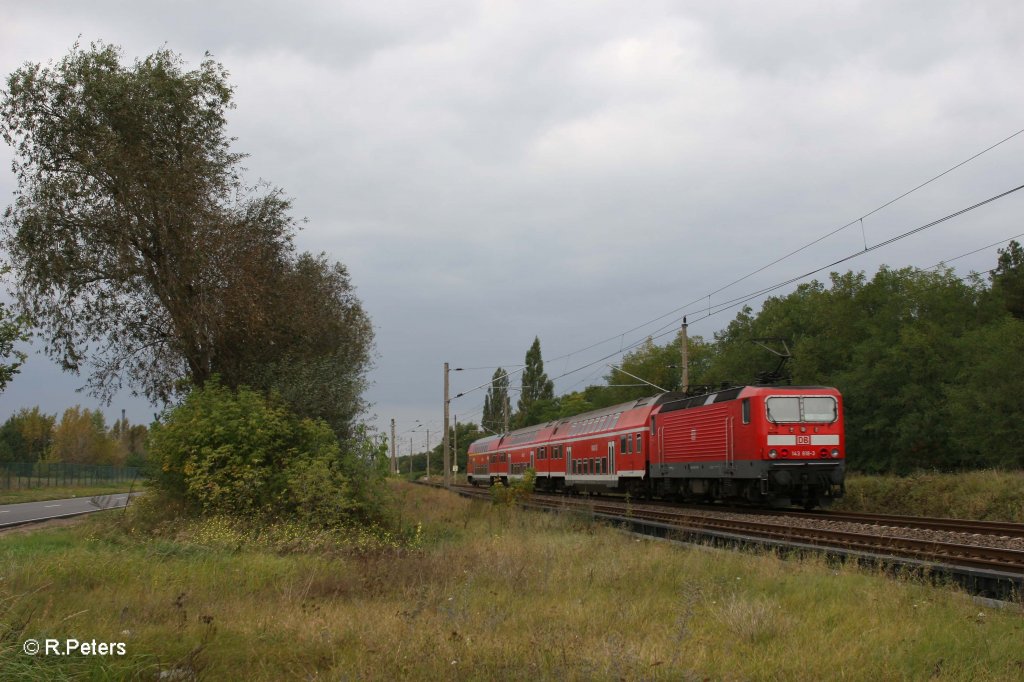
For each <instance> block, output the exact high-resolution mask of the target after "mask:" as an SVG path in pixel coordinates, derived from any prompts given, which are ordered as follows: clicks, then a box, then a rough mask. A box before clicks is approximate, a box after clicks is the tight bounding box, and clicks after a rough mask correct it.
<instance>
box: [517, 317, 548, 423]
mask: <svg viewBox="0 0 1024 682" xmlns="http://www.w3.org/2000/svg"><path fill="white" fill-rule="evenodd" d="M521 387H522V388H521V390H520V393H519V403H518V405H517V414H516V424H517V425H518V426H526V425H528V424H536V423H538V422H540V421H544V420H545V419H546V418H549V413H550V412H555V414H557V406H555V405H554V402H553V401H554V398H555V384H554V382H553V381H551V380H550V379H548V375H547V374H546V373H545V372H544V359H543V358H542V357H541V352H540V339H539V338H537V337H534V339H533V344H532V345H531V346H530V349H529V350H528V351H526V368H525V369H524V370H523V376H522V384H521Z"/></svg>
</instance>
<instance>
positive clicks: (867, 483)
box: [835, 471, 1024, 523]
mask: <svg viewBox="0 0 1024 682" xmlns="http://www.w3.org/2000/svg"><path fill="white" fill-rule="evenodd" d="M835 509H837V510H844V511H863V512H877V513H887V514H907V515H910V516H945V517H952V518H958V519H980V520H987V521H1015V522H1017V523H1024V471H967V472H963V473H955V474H938V473H917V474H912V475H910V476H863V475H857V474H853V475H850V476H847V478H846V497H845V498H843V499H842V500H840V501H839V503H837V504H836V505H835Z"/></svg>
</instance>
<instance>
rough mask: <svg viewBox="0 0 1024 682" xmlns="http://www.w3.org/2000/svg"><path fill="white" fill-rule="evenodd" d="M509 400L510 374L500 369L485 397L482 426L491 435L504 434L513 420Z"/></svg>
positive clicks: (495, 372)
mask: <svg viewBox="0 0 1024 682" xmlns="http://www.w3.org/2000/svg"><path fill="white" fill-rule="evenodd" d="M511 409H512V407H511V404H510V403H509V398H508V372H506V371H505V370H504V369H502V368H501V367H499V368H498V369H496V370H494V375H493V376H492V377H491V385H490V387H489V388H488V389H487V395H485V396H484V412H483V416H482V417H481V418H480V424H481V425H482V426H483V427H484V429H485V430H487V431H489V432H491V433H504V432H505V431H506V430H507V429H506V425H507V424H508V421H509V419H510V418H511V416H512V414H511Z"/></svg>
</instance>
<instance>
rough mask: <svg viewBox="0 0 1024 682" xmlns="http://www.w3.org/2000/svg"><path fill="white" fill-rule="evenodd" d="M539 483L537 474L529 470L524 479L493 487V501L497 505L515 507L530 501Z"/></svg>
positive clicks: (524, 473)
mask: <svg viewBox="0 0 1024 682" xmlns="http://www.w3.org/2000/svg"><path fill="white" fill-rule="evenodd" d="M536 481H537V472H535V471H534V470H533V469H527V470H526V471H525V472H523V477H522V478H518V479H513V480H511V481H509V484H508V485H507V486H506V485H502V484H500V483H498V484H496V485H494V486H492V487H491V499H492V500H493V501H494V503H495V504H500V505H504V506H514V505H517V504H521V503H523V502H526V501H527V500H529V499H530V495H532V494H533V487H534V484H535V483H536Z"/></svg>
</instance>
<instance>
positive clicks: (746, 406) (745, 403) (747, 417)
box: [741, 398, 750, 424]
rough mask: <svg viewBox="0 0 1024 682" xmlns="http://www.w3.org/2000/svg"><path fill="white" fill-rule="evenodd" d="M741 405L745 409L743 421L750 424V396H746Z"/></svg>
mask: <svg viewBox="0 0 1024 682" xmlns="http://www.w3.org/2000/svg"><path fill="white" fill-rule="evenodd" d="M741 405H742V408H741V409H742V411H743V423H744V424H749V423H750V398H744V399H743V402H742V403H741Z"/></svg>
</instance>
